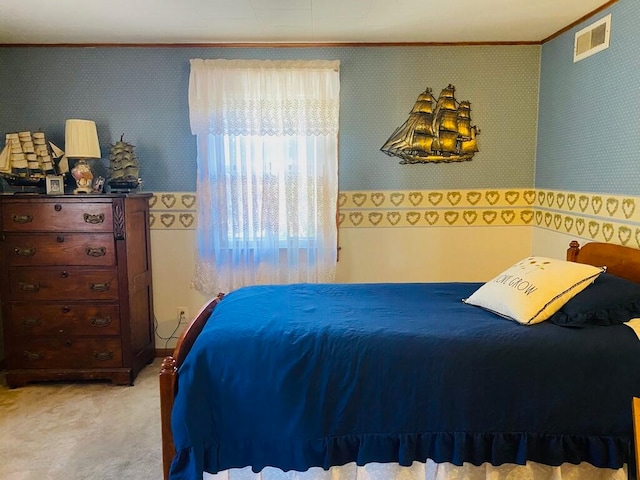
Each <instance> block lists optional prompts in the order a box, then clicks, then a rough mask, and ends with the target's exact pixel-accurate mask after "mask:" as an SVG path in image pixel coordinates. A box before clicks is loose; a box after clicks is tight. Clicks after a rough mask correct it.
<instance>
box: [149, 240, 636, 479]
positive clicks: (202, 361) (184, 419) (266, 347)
mask: <svg viewBox="0 0 640 480" xmlns="http://www.w3.org/2000/svg"><path fill="white" fill-rule="evenodd" d="M567 260H569V261H571V262H577V263H579V264H584V265H597V266H602V265H606V267H607V274H608V275H610V276H615V277H616V278H619V279H625V280H630V281H632V282H635V283H640V250H636V249H632V248H628V247H622V246H617V245H611V244H602V243H589V244H586V245H585V246H583V247H582V248H580V247H579V245H578V243H577V242H575V241H574V242H571V245H570V247H569V249H568V250H567ZM598 280H599V279H598ZM598 280H597V281H598ZM595 283H596V282H593V285H595ZM629 283H631V282H629ZM480 286H482V285H481V284H478V283H429V284H418V283H412V284H359V285H358V284H352V285H339V284H332V285H309V284H307V285H289V286H256V287H245V288H242V289H239V290H236V291H234V292H231V293H230V294H228V295H222V294H220V295H218V296H217V297H216V298H214V299H212V300H211V301H210V302H209V303H208V304H206V305H205V306H204V307H203V309H202V310H201V311H200V312H199V314H198V315H197V316H196V317H195V318H194V320H193V322H192V323H191V324H190V325H189V326H188V327H187V329H185V331H184V333H183V334H182V336H181V338H180V339H179V341H178V345H177V347H176V349H175V351H174V354H173V355H172V356H170V357H166V358H165V359H164V360H163V363H162V368H161V372H160V400H161V420H162V443H163V444H162V449H163V467H164V478H165V479H171V480H187V479H188V480H191V479H198V480H199V479H200V478H206V479H216V480H217V479H225V480H234V479H242V480H248V479H262V480H269V479H284V478H287V479H294V478H295V479H299V480H310V479H314V480H318V479H321V480H329V479H334V480H335V479H345V480H346V479H356V478H358V479H361V478H366V479H372V480H377V479H380V480H383V479H384V480H388V479H394V478H397V479H405V478H406V479H409V478H410V479H419V478H420V479H430V480H432V479H436V480H444V479H457V478H460V479H462V478H464V479H476V478H477V479H500V480H501V479H516V478H522V479H525V478H527V479H533V480H538V479H551V478H553V479H565V480H567V479H594V480H595V479H603V480H604V479H608V480H618V479H626V478H627V476H630V477H635V475H634V468H635V462H634V458H633V453H632V451H633V448H632V445H633V441H632V437H633V419H632V413H631V403H632V398H633V397H636V396H640V340H639V338H638V334H637V333H636V332H637V331H640V329H638V328H637V329H636V330H634V329H632V328H630V327H629V325H628V324H622V323H617V324H611V325H606V326H605V325H604V324H598V325H595V324H593V325H592V324H588V325H576V324H571V323H570V322H568V323H567V324H566V325H559V324H556V323H552V322H550V321H545V322H540V323H539V324H536V325H531V326H523V325H520V324H518V323H517V322H513V321H510V320H506V319H505V318H502V317H500V316H498V315H495V313H492V312H490V311H487V310H486V309H484V308H478V307H476V306H473V305H468V304H465V303H464V302H461V301H460V300H461V299H463V298H471V296H472V295H473V293H474V292H475V291H476V290H477V289H478V288H479V287H480ZM633 286H634V287H637V285H633ZM589 288H592V287H591V286H588V287H586V288H584V292H585V295H583V297H591V298H592V299H593V298H594V297H597V295H592V294H591V295H590V294H589V293H590V292H591V290H589ZM639 288H640V287H639ZM576 298H578V297H577V296H576ZM425 299H428V302H425ZM587 299H588V298H587ZM638 304H639V305H637V308H640V301H638ZM276 306H277V307H278V308H275V307H276ZM627 313H628V312H627ZM638 316H639V317H640V314H639V315H638ZM572 318H575V317H572ZM443 319H444V320H443ZM204 472H208V473H204Z"/></svg>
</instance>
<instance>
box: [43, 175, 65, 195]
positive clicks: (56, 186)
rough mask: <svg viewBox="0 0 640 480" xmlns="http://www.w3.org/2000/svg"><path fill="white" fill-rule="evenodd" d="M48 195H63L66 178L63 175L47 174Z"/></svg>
mask: <svg viewBox="0 0 640 480" xmlns="http://www.w3.org/2000/svg"><path fill="white" fill-rule="evenodd" d="M46 182H47V195H62V194H63V193H64V179H63V177H62V175H59V176H56V175H47V177H46Z"/></svg>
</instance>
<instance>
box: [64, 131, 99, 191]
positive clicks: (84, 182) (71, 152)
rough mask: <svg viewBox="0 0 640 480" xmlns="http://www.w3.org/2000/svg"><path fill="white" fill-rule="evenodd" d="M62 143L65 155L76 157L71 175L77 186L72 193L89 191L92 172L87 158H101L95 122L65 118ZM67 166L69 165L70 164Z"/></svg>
mask: <svg viewBox="0 0 640 480" xmlns="http://www.w3.org/2000/svg"><path fill="white" fill-rule="evenodd" d="M64 143H65V145H64V147H65V148H64V150H65V155H66V157H67V158H68V159H72V158H77V159H78V161H77V163H76V164H75V166H74V167H73V168H71V175H72V176H73V178H74V179H75V181H76V186H77V188H76V189H75V190H74V191H73V193H75V194H78V193H91V192H92V190H93V173H92V172H91V167H90V166H89V164H88V163H87V159H88V158H102V156H101V154H100V145H99V143H98V131H97V129H96V124H95V122H93V121H91V120H79V119H69V120H67V121H66V123H65V127H64ZM69 166H70V167H71V165H69Z"/></svg>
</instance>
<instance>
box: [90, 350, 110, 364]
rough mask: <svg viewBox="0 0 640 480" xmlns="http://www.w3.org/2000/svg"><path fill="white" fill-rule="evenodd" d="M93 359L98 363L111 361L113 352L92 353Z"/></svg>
mask: <svg viewBox="0 0 640 480" xmlns="http://www.w3.org/2000/svg"><path fill="white" fill-rule="evenodd" d="M93 358H95V359H96V360H98V361H100V362H104V361H106V360H112V359H113V352H93Z"/></svg>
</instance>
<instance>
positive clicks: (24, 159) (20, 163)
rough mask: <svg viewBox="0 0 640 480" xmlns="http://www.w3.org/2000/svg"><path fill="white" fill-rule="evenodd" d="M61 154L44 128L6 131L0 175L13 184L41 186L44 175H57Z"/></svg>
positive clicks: (1, 154) (1, 155)
mask: <svg viewBox="0 0 640 480" xmlns="http://www.w3.org/2000/svg"><path fill="white" fill-rule="evenodd" d="M63 156H64V152H63V151H62V150H61V149H60V148H58V147H57V146H56V145H54V144H53V143H52V142H49V141H47V139H46V137H45V134H44V133H43V132H34V133H33V134H32V133H31V132H19V133H7V134H6V135H5V146H4V149H3V150H2V152H0V177H1V178H4V179H5V180H6V181H7V183H8V184H9V185H12V186H20V187H44V184H45V177H46V176H47V175H57V171H58V170H57V169H58V164H59V161H60V159H61V158H62V157H63Z"/></svg>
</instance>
